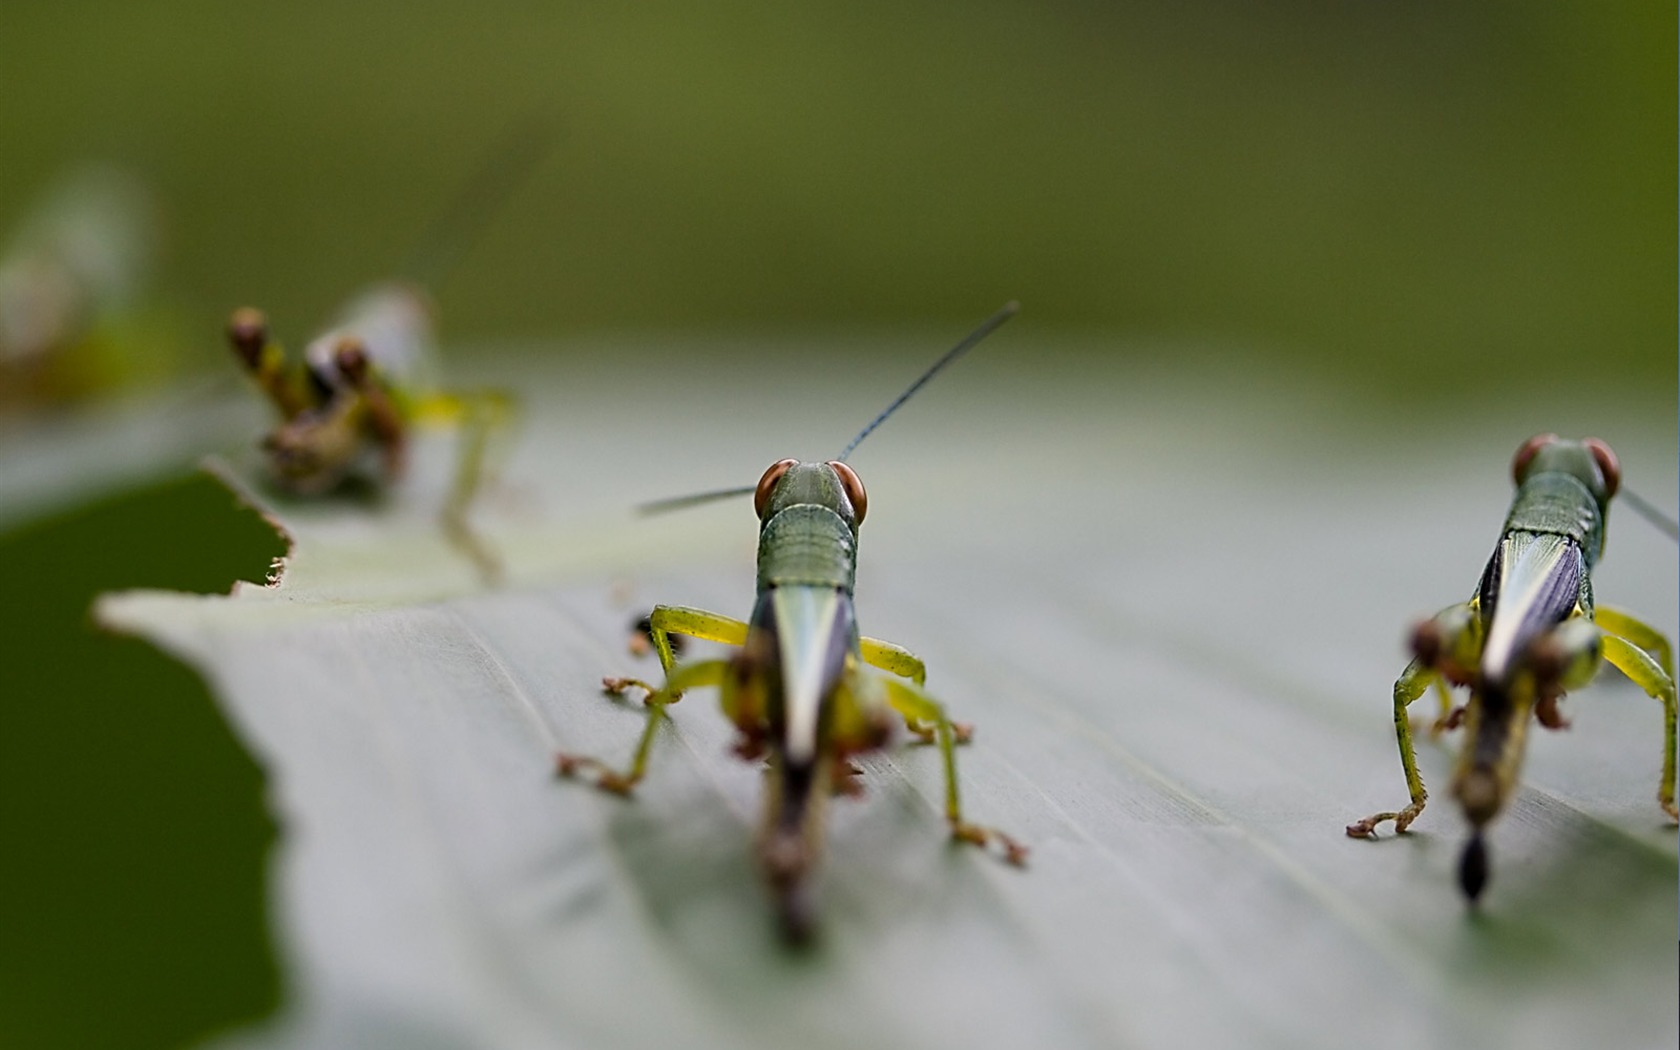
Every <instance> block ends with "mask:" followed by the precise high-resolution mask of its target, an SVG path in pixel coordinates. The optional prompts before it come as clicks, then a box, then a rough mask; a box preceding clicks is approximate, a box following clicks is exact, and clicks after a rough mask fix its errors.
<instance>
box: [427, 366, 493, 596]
mask: <svg viewBox="0 0 1680 1050" xmlns="http://www.w3.org/2000/svg"><path fill="white" fill-rule="evenodd" d="M416 415H417V417H418V418H419V419H422V420H428V421H429V420H434V419H443V420H448V421H450V422H452V423H453V424H454V425H455V426H456V427H457V429H458V433H459V437H458V438H457V439H456V453H455V476H454V479H453V480H452V482H451V483H450V486H449V496H448V498H447V499H445V500H444V504H443V509H442V510H441V511H440V512H439V514H438V518H439V521H440V522H441V523H442V526H443V534H444V536H445V537H446V538H447V539H448V540H449V542H450V543H451V544H453V545H454V547H455V548H456V549H457V550H459V551H460V552H461V553H462V554H464V555H466V557H467V559H468V560H469V561H471V562H472V563H473V565H474V566H475V567H476V568H477V569H478V572H479V575H480V576H481V577H483V579H484V582H485V584H486V585H488V586H492V587H493V586H496V585H498V584H500V583H501V582H502V576H503V567H502V559H501V556H500V555H498V554H497V553H496V552H495V550H494V549H493V548H492V547H491V546H490V545H489V543H487V542H486V541H485V540H484V538H483V537H482V536H480V535H479V534H478V533H477V532H476V531H475V530H474V529H473V527H472V525H471V523H470V522H469V521H468V520H467V512H468V511H469V510H470V509H471V508H472V503H473V499H474V498H475V497H476V496H477V495H478V490H479V487H480V486H481V485H482V483H483V481H484V478H485V476H486V475H487V474H488V473H490V468H489V464H490V462H491V461H492V460H493V459H496V458H499V457H495V456H492V455H491V446H492V440H491V439H492V437H493V436H494V435H496V434H499V433H505V432H506V431H507V429H508V428H509V426H510V425H511V423H512V421H513V417H514V415H515V403H514V401H513V399H512V398H511V397H509V396H508V395H507V394H506V393H503V392H502V391H500V390H473V391H466V392H460V393H438V394H433V395H431V396H429V397H427V398H425V399H424V400H423V401H422V402H421V403H420V404H419V405H418V406H417V407H416Z"/></svg>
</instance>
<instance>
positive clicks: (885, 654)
mask: <svg viewBox="0 0 1680 1050" xmlns="http://www.w3.org/2000/svg"><path fill="white" fill-rule="evenodd" d="M858 649H859V651H860V652H861V654H862V656H863V662H864V663H866V664H868V665H869V666H871V667H879V668H880V669H881V670H883V671H888V672H891V673H892V674H895V675H898V676H899V677H900V678H908V679H910V680H911V681H912V682H915V683H916V684H917V685H926V684H927V665H926V664H924V663H923V662H922V658H921V657H919V656H917V655H916V654H915V653H912V652H911V651H910V650H908V649H906V648H904V647H903V646H898V645H894V644H893V643H892V642H883V641H882V640H881V639H879V638H859V639H858ZM904 727H905V728H906V729H908V730H909V731H910V732H911V733H913V734H915V735H916V737H917V738H918V739H919V740H920V741H921V742H922V743H924V744H932V743H936V742H937V737H936V734H935V727H934V726H933V725H932V724H931V723H928V722H923V721H919V720H916V719H911V718H906V719H905V720H904ZM951 731H952V732H953V733H954V734H955V735H956V740H957V743H959V744H966V743H968V742H969V741H971V740H973V739H974V726H973V725H971V724H970V723H968V722H952V723H951Z"/></svg>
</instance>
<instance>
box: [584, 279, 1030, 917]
mask: <svg viewBox="0 0 1680 1050" xmlns="http://www.w3.org/2000/svg"><path fill="white" fill-rule="evenodd" d="M1017 308H1018V307H1017V304H1015V303H1010V304H1008V305H1007V306H1005V307H1004V308H1003V309H1001V310H1000V311H998V312H997V313H996V314H994V315H992V316H991V317H990V318H988V319H987V320H986V321H985V322H984V323H983V324H981V325H980V327H979V328H977V329H975V330H974V331H973V332H972V333H970V334H969V335H968V336H967V337H966V338H965V339H963V340H962V341H961V342H960V343H958V344H957V345H956V346H955V347H953V348H952V349H951V350H950V351H948V352H947V353H946V354H945V355H944V356H943V357H941V358H940V359H939V360H938V361H937V362H935V363H934V365H933V366H932V367H931V368H929V369H928V370H927V371H926V372H925V373H923V374H922V376H921V378H919V379H917V380H916V382H915V383H913V384H911V386H910V387H909V388H908V389H907V390H905V392H904V393H903V394H901V395H899V397H898V398H897V399H896V400H895V401H893V403H892V404H891V405H889V406H888V407H887V409H886V410H885V411H883V412H882V413H881V414H880V415H879V416H877V417H876V418H875V420H874V421H873V422H872V423H870V424H869V426H867V427H865V428H864V429H863V431H862V432H861V433H860V434H858V436H857V437H856V438H854V439H853V440H852V442H851V444H849V445H847V446H846V449H845V450H844V451H843V452H841V454H840V456H839V457H838V458H836V459H833V460H830V461H828V462H826V463H801V462H799V461H797V460H794V459H783V460H779V461H777V462H776V463H774V464H772V465H771V466H770V468H769V469H768V470H766V471H765V472H764V475H763V476H762V477H761V478H760V479H759V481H758V484H757V485H755V486H752V487H750V488H739V489H729V490H724V491H720V492H711V493H703V494H701V495H698V496H689V497H682V498H680V499H675V500H667V501H663V502H661V503H658V504H651V505H649V506H648V507H647V508H644V509H645V510H663V509H668V508H672V507H677V506H686V505H691V504H693V503H698V502H703V501H707V500H710V499H715V498H720V497H724V496H733V495H745V494H746V493H748V492H750V493H752V495H753V508H754V510H755V511H756V513H757V515H758V519H759V534H758V535H759V539H758V600H757V602H756V604H755V606H754V608H753V611H752V615H751V617H750V618H749V620H748V621H747V622H745V623H743V622H742V621H740V620H735V619H731V618H729V617H726V616H721V615H719V614H717V613H712V612H706V611H704V610H701V609H692V608H685V607H681V606H672V605H661V606H656V607H655V608H654V610H653V612H652V613H651V614H650V615H649V617H648V621H647V622H648V633H649V635H650V636H651V641H652V645H653V648H654V650H655V651H656V652H657V653H658V654H659V662H660V666H661V667H662V668H663V670H664V673H665V682H664V685H663V686H660V687H657V688H656V687H654V686H653V685H650V684H648V683H646V682H643V681H639V680H637V679H633V678H608V679H604V680H603V685H604V686H605V687H606V689H607V690H608V691H609V692H611V693H615V694H616V693H621V692H623V691H625V690H628V689H631V688H639V689H641V690H642V691H643V692H645V693H646V704H647V723H646V725H645V727H644V729H643V731H642V735H641V738H640V739H639V741H638V742H637V744H636V749H635V753H634V756H633V757H632V759H631V761H630V765H629V767H628V768H626V769H623V770H619V769H616V768H614V767H612V766H609V765H607V764H606V763H604V762H602V761H600V760H599V759H594V758H586V757H582V756H578V755H572V754H566V753H562V754H560V755H558V756H557V760H556V765H557V771H558V772H559V774H560V775H562V776H571V775H573V774H575V773H578V772H581V771H584V770H588V771H589V772H591V773H593V774H594V777H595V784H596V785H597V786H598V787H600V788H602V789H604V790H606V791H609V792H614V793H617V794H620V795H628V794H629V793H630V791H631V789H632V788H634V787H635V785H636V784H637V783H638V782H639V781H640V780H641V779H642V777H643V775H644V774H645V773H646V771H647V764H648V755H649V752H650V750H651V748H652V745H653V739H654V735H655V731H656V729H657V727H658V725H659V722H660V719H661V718H662V716H663V715H664V713H665V709H666V708H667V707H668V706H670V705H671V704H674V703H676V702H677V701H678V700H680V699H681V698H682V695H683V693H684V692H685V691H687V690H689V689H693V688H696V687H701V686H715V687H716V688H717V689H718V691H719V694H720V700H721V703H722V707H723V711H724V714H725V715H726V716H727V717H728V718H729V720H730V721H731V722H733V723H734V725H735V727H736V729H737V730H738V732H739V737H738V739H737V742H736V746H735V752H736V754H738V755H739V756H740V757H742V758H743V759H747V760H756V759H759V758H761V757H768V759H769V770H768V783H769V790H768V791H767V792H766V795H765V804H764V817H763V822H762V825H761V827H760V830H759V835H758V849H757V853H758V862H759V867H760V868H761V870H762V872H763V874H764V877H765V879H766V881H767V882H768V884H769V886H770V888H771V891H772V894H773V896H774V897H775V899H776V901H777V905H778V913H779V917H780V920H781V923H782V929H783V931H784V933H785V934H786V935H787V936H788V937H789V939H791V940H794V941H798V940H802V939H804V938H805V937H806V936H807V935H808V934H809V933H810V931H811V928H812V925H813V920H812V912H811V901H810V889H809V886H810V877H811V874H812V872H813V870H814V868H815V865H816V862H817V860H818V858H819V855H820V852H821V848H822V828H823V819H824V814H825V806H826V802H827V798H828V796H829V795H830V794H833V793H837V792H838V793H843V794H856V793H858V791H859V790H860V785H859V784H858V783H857V781H856V779H855V777H856V775H857V773H858V772H859V771H858V770H857V768H856V767H854V766H853V765H852V764H851V761H850V760H851V758H852V757H853V756H856V755H859V754H862V753H865V752H868V751H872V750H876V749H878V748H882V747H885V746H886V745H887V744H888V743H889V741H890V740H891V737H892V735H893V729H894V721H895V719H894V713H895V712H896V714H897V716H898V717H899V718H902V720H903V721H904V723H905V724H906V726H907V728H908V729H909V731H910V732H911V733H913V734H915V735H916V736H918V737H920V738H922V739H923V740H925V741H928V742H932V743H935V744H937V746H938V748H939V754H940V759H941V762H942V763H943V769H944V778H945V817H946V820H947V821H948V822H949V823H950V827H951V834H952V837H953V838H954V839H956V840H957V841H960V842H966V843H970V844H973V845H975V846H980V847H986V846H987V845H989V844H996V846H997V847H998V848H999V849H1000V850H1001V851H1002V854H1003V856H1004V858H1005V859H1007V860H1008V861H1009V862H1010V863H1012V864H1016V865H1020V864H1024V863H1025V860H1026V855H1027V849H1026V847H1025V846H1023V845H1021V844H1020V843H1019V842H1017V841H1016V840H1015V839H1013V838H1011V837H1010V836H1008V835H1006V834H1004V833H1003V832H1001V831H998V830H996V829H993V828H989V827H983V826H981V825H978V824H972V823H970V822H969V821H968V820H967V819H966V818H965V817H964V815H963V811H962V805H961V801H960V798H959V794H958V785H957V765H956V751H955V747H956V745H957V744H958V743H961V742H965V741H966V740H967V739H968V736H969V732H970V730H969V728H968V727H966V726H962V725H959V724H958V723H954V722H952V721H951V720H950V718H949V717H948V716H947V715H946V713H945V708H944V707H943V705H941V704H940V703H939V701H938V700H936V699H934V697H933V696H931V695H930V694H929V693H928V692H927V690H926V689H925V688H924V683H925V682H926V679H927V669H926V667H925V666H924V665H923V663H922V661H921V660H920V659H919V658H917V657H916V656H914V655H913V654H911V653H910V652H908V651H907V650H905V649H903V648H900V647H899V646H897V645H893V644H892V643H890V642H883V641H879V640H877V639H874V638H866V637H863V636H861V635H860V634H859V633H858V626H857V620H856V617H855V616H854V614H853V607H852V588H853V583H854V580H855V578H856V574H857V541H858V527H859V525H861V524H862V522H863V519H864V515H865V513H866V512H867V510H868V507H869V498H868V495H867V494H866V493H865V491H864V487H863V482H862V481H861V480H859V478H858V476H857V473H856V472H855V471H853V470H852V468H851V467H850V466H848V465H847V464H846V457H847V456H848V455H850V454H851V452H852V450H853V449H855V448H857V446H858V444H859V443H860V442H861V441H862V440H863V439H864V438H865V437H867V436H868V435H869V433H870V432H871V431H873V430H874V429H875V427H877V426H879V425H880V424H881V422H882V421H884V420H885V419H886V418H887V416H889V415H891V414H892V413H893V412H894V411H895V410H896V409H897V408H898V407H899V406H900V405H902V404H903V403H904V402H905V401H906V400H908V399H909V398H910V396H911V395H912V394H914V393H915V392H916V391H917V390H918V389H919V388H920V387H921V386H922V385H923V384H924V383H926V382H927V381H928V380H929V379H931V378H932V377H933V376H934V375H935V374H936V373H937V372H939V371H940V370H941V369H942V368H944V367H945V366H946V365H948V364H949V363H951V362H952V361H953V360H955V359H956V358H957V356H958V355H960V354H962V353H963V352H965V351H967V350H968V349H969V348H970V347H972V346H973V345H975V344H976V343H978V342H979V341H980V340H981V339H983V338H985V337H986V336H987V335H989V334H990V333H991V332H992V330H993V329H995V328H997V327H998V326H999V325H1001V324H1003V323H1004V322H1005V321H1007V320H1008V319H1009V318H1010V317H1012V316H1013V315H1014V314H1015V311H1016V310H1017ZM683 635H686V636H688V637H691V638H698V639H705V640H709V641H715V642H721V643H724V644H725V645H731V646H737V647H738V648H737V649H736V650H735V652H734V653H733V655H731V656H729V657H727V658H724V659H713V660H696V661H693V662H690V663H682V664H679V663H677V662H676V657H675V655H674V653H673V649H672V641H673V637H674V636H683ZM882 672H886V673H882Z"/></svg>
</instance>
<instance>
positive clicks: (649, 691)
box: [601, 677, 658, 703]
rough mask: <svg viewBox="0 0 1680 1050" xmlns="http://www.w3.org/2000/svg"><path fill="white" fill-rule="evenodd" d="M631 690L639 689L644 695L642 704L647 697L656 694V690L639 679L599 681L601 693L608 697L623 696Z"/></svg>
mask: <svg viewBox="0 0 1680 1050" xmlns="http://www.w3.org/2000/svg"><path fill="white" fill-rule="evenodd" d="M631 689H640V690H642V691H643V692H644V693H645V694H646V695H645V696H644V697H643V698H642V700H643V702H644V703H645V702H646V701H647V697H650V696H652V695H653V694H654V693H656V692H658V690H657V689H655V688H654V687H653V686H651V685H649V684H648V683H646V682H644V681H642V680H641V679H640V678H613V677H606V678H602V679H601V691H602V692H604V693H606V694H608V695H609V696H623V695H624V694H625V693H626V692H628V691H630V690H631Z"/></svg>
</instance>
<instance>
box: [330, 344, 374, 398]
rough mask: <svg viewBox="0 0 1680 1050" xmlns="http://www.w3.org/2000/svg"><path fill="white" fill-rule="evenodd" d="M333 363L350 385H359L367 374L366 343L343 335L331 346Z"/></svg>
mask: <svg viewBox="0 0 1680 1050" xmlns="http://www.w3.org/2000/svg"><path fill="white" fill-rule="evenodd" d="M333 363H334V364H335V365H337V366H338V372H339V374H340V375H342V376H343V377H344V378H345V379H346V380H348V381H349V383H350V385H352V386H361V385H362V382H363V380H365V379H367V374H368V352H367V344H366V343H363V342H362V341H361V340H360V339H357V338H356V337H355V336H352V335H347V336H345V337H344V338H342V339H340V340H339V341H338V343H337V344H336V345H335V346H334V347H333Z"/></svg>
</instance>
